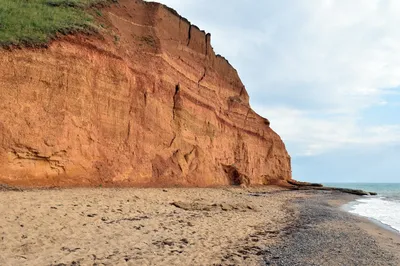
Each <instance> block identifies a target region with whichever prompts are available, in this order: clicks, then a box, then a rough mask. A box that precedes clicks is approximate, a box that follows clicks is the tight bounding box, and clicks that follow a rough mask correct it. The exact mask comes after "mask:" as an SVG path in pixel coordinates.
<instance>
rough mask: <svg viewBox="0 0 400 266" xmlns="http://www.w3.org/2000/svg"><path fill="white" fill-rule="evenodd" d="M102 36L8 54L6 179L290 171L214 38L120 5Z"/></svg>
mask: <svg viewBox="0 0 400 266" xmlns="http://www.w3.org/2000/svg"><path fill="white" fill-rule="evenodd" d="M103 14H104V17H103V18H102V19H103V20H104V21H103V23H104V24H105V29H104V30H103V32H102V38H98V37H88V36H69V37H65V38H62V39H60V40H57V41H54V42H52V43H51V44H50V45H49V47H48V48H46V49H16V50H12V51H4V50H3V51H0V65H1V68H0V183H8V184H13V185H25V186H87V185H104V186H106V185H152V186H165V185H187V186H214V185H228V184H243V183H244V184H252V185H257V184H269V183H276V182H279V181H283V180H287V179H290V178H291V168H290V157H289V155H288V153H287V151H286V149H285V146H284V144H283V142H282V141H281V139H280V137H279V136H278V135H277V134H276V133H275V132H274V131H273V130H272V129H271V128H270V127H269V121H268V120H267V119H264V118H262V117H260V116H259V115H257V114H256V113H255V112H254V111H253V110H251V108H250V106H249V97H248V94H247V92H246V90H245V88H244V86H243V84H242V82H241V81H240V79H239V76H238V74H237V72H236V70H235V69H234V68H233V67H232V66H231V65H230V64H229V63H228V62H227V61H226V60H225V59H224V58H223V57H221V56H218V55H215V53H214V51H213V48H212V47H211V45H210V39H211V36H210V35H209V34H205V32H203V31H200V30H199V29H198V28H197V27H196V26H194V25H191V24H190V23H189V22H188V21H187V20H186V19H184V18H182V17H180V16H179V15H178V14H176V12H175V11H173V10H171V9H169V8H167V7H165V6H163V5H160V4H157V3H146V2H142V1H129V0H121V1H120V4H119V5H114V6H111V7H108V8H106V9H104V10H103Z"/></svg>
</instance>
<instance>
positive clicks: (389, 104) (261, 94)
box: [162, 0, 400, 156]
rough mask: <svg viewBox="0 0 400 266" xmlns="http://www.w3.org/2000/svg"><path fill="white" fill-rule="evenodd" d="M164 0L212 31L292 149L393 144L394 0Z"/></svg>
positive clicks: (307, 151)
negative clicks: (381, 111) (381, 113)
mask: <svg viewBox="0 0 400 266" xmlns="http://www.w3.org/2000/svg"><path fill="white" fill-rule="evenodd" d="M162 2H163V3H165V4H168V5H171V6H172V7H173V8H175V9H177V10H178V12H180V13H181V14H182V15H184V16H186V17H188V18H189V19H190V20H191V21H192V22H193V23H195V24H197V25H198V26H200V27H201V28H203V29H205V30H207V31H208V32H211V33H212V44H213V46H214V48H215V50H216V52H217V53H221V54H223V55H224V56H225V57H227V58H228V60H229V61H230V62H231V63H232V64H233V65H234V66H235V67H236V68H237V69H238V72H239V74H240V75H241V77H242V79H243V82H244V84H246V87H247V90H248V91H249V94H250V98H251V103H252V105H253V106H254V108H255V110H256V111H257V112H259V113H260V114H262V115H264V116H266V117H268V118H269V120H270V121H271V125H272V127H273V128H274V129H275V130H276V131H277V132H278V133H279V134H280V135H281V136H282V138H283V139H284V140H285V141H286V142H287V144H288V148H289V152H290V153H292V154H294V155H299V156H303V155H306V156H311V155H319V154H323V153H328V152H331V151H334V150H338V151H339V150H340V149H342V148H343V147H348V148H350V147H353V148H354V149H356V148H357V149H360V148H361V149H362V148H367V147H372V146H376V145H391V144H394V143H400V137H399V136H400V124H399V123H398V119H397V116H398V115H399V114H400V110H399V105H398V102H399V100H398V97H397V101H396V102H394V100H392V99H393V95H398V94H399V93H400V90H399V85H400V74H399V73H400V51H399V49H400V31H399V30H398V25H400V16H398V14H400V1H397V0H354V1H348V0H281V1H275V0H266V1H249V0H248V1H246V0H241V1H240V0H231V1H229V4H227V2H226V1H222V0H215V1H206V0H186V1H177V0H164V1H162ZM376 108H391V109H390V110H391V112H390V113H389V112H386V113H385V118H384V119H382V120H384V123H383V122H381V121H379V119H376V117H374V118H373V119H369V117H370V116H371V117H372V115H371V114H372V113H373V112H374V110H376ZM388 110H389V109H388Z"/></svg>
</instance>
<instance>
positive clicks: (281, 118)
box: [257, 107, 400, 156]
mask: <svg viewBox="0 0 400 266" xmlns="http://www.w3.org/2000/svg"><path fill="white" fill-rule="evenodd" d="M257 109H258V110H259V111H260V114H261V115H264V116H266V117H269V118H270V119H271V121H274V122H273V123H272V124H271V126H272V127H273V128H274V130H276V131H277V132H279V134H280V135H281V136H282V139H283V140H284V142H285V143H286V145H287V146H288V148H289V150H291V151H292V156H315V155H320V154H323V153H326V152H329V151H331V150H343V149H347V150H349V149H358V150H362V149H364V148H374V147H375V148H376V147H379V146H392V145H395V144H399V143H400V125H376V126H363V125H359V124H357V122H356V121H354V117H349V116H347V115H343V114H330V115H329V114H315V113H314V112H308V111H303V110H295V109H291V108H285V107H278V108H265V107H258V108H257Z"/></svg>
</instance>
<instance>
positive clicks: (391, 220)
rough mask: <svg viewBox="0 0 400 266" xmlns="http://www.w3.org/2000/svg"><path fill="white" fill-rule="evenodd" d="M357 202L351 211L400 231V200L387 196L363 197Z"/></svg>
mask: <svg viewBox="0 0 400 266" xmlns="http://www.w3.org/2000/svg"><path fill="white" fill-rule="evenodd" d="M357 202H358V203H357V204H355V205H353V206H352V207H351V209H350V210H349V212H351V213H355V214H358V215H361V216H364V217H369V218H373V219H375V220H378V221H380V222H381V223H383V224H386V225H388V226H390V227H392V228H394V229H395V230H397V231H399V232H400V202H397V201H390V200H387V199H385V198H363V199H359V200H357Z"/></svg>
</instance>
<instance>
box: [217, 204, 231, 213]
mask: <svg viewBox="0 0 400 266" xmlns="http://www.w3.org/2000/svg"><path fill="white" fill-rule="evenodd" d="M220 206H221V210H223V211H231V210H233V207H232V206H231V205H229V204H226V203H222V204H221V205H220Z"/></svg>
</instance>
